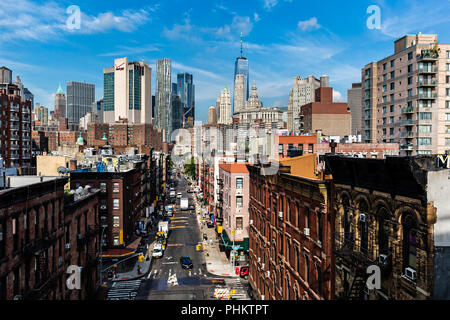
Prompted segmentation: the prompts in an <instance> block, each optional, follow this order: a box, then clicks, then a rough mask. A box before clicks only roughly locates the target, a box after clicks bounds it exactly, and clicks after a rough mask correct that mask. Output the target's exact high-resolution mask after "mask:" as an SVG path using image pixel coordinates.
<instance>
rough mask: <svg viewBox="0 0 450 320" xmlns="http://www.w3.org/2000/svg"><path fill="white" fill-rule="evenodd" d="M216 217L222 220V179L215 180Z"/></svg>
mask: <svg viewBox="0 0 450 320" xmlns="http://www.w3.org/2000/svg"><path fill="white" fill-rule="evenodd" d="M217 185H218V188H217V216H218V217H219V218H222V219H223V179H221V178H218V179H217Z"/></svg>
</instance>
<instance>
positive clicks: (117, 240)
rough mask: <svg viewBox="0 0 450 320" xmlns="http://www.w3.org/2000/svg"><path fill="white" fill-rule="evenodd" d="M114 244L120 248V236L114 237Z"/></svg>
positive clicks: (115, 234) (115, 235)
mask: <svg viewBox="0 0 450 320" xmlns="http://www.w3.org/2000/svg"><path fill="white" fill-rule="evenodd" d="M113 243H114V245H115V246H118V245H119V244H120V242H119V234H117V233H114V235H113Z"/></svg>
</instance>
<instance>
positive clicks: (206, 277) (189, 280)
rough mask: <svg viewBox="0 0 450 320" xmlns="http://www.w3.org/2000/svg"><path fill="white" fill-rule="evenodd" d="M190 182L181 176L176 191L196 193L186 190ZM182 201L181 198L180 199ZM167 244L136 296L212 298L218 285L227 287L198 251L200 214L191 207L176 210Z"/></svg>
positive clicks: (186, 298) (190, 196) (178, 298)
mask: <svg viewBox="0 0 450 320" xmlns="http://www.w3.org/2000/svg"><path fill="white" fill-rule="evenodd" d="M188 188H189V186H188V182H187V181H186V180H185V179H184V178H183V177H181V179H178V185H177V187H175V190H176V192H177V193H178V192H182V194H183V197H189V198H190V200H189V204H191V203H193V202H192V197H193V195H192V194H190V193H187V189H188ZM177 202H178V203H179V200H178V199H177ZM169 229H170V233H169V237H168V241H167V248H166V250H165V252H164V254H163V256H162V257H161V258H159V259H155V260H154V261H153V266H152V269H151V271H150V272H149V274H148V276H146V277H145V278H144V279H143V281H142V283H141V286H140V288H139V291H138V294H137V296H136V300H209V299H214V298H212V295H213V293H214V289H215V288H216V287H223V288H224V287H225V286H226V283H225V281H224V279H223V278H222V279H221V277H217V276H213V275H211V274H208V273H207V271H206V266H205V263H206V262H205V259H204V257H203V253H202V252H200V251H196V247H195V246H196V245H197V244H198V243H199V242H201V237H202V236H203V235H202V233H201V232H200V230H199V228H198V224H197V218H196V214H195V211H194V214H192V215H190V214H189V211H185V212H180V211H178V212H176V213H175V215H174V217H173V219H172V221H171V222H170V224H169ZM181 256H189V257H190V258H191V260H192V263H193V267H192V269H183V268H182V267H181V263H180V257H181Z"/></svg>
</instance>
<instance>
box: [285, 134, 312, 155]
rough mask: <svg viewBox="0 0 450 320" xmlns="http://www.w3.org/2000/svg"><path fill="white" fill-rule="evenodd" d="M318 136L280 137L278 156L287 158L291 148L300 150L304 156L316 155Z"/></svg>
mask: <svg viewBox="0 0 450 320" xmlns="http://www.w3.org/2000/svg"><path fill="white" fill-rule="evenodd" d="M316 144H317V135H316V134H313V135H300V136H278V156H279V157H280V158H286V157H287V156H288V150H289V148H298V149H299V150H300V151H301V152H302V153H303V154H305V153H314V152H315V146H316Z"/></svg>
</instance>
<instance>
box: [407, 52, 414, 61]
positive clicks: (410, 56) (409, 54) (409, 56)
mask: <svg viewBox="0 0 450 320" xmlns="http://www.w3.org/2000/svg"><path fill="white" fill-rule="evenodd" d="M412 58H413V53H412V52H408V60H412Z"/></svg>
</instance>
